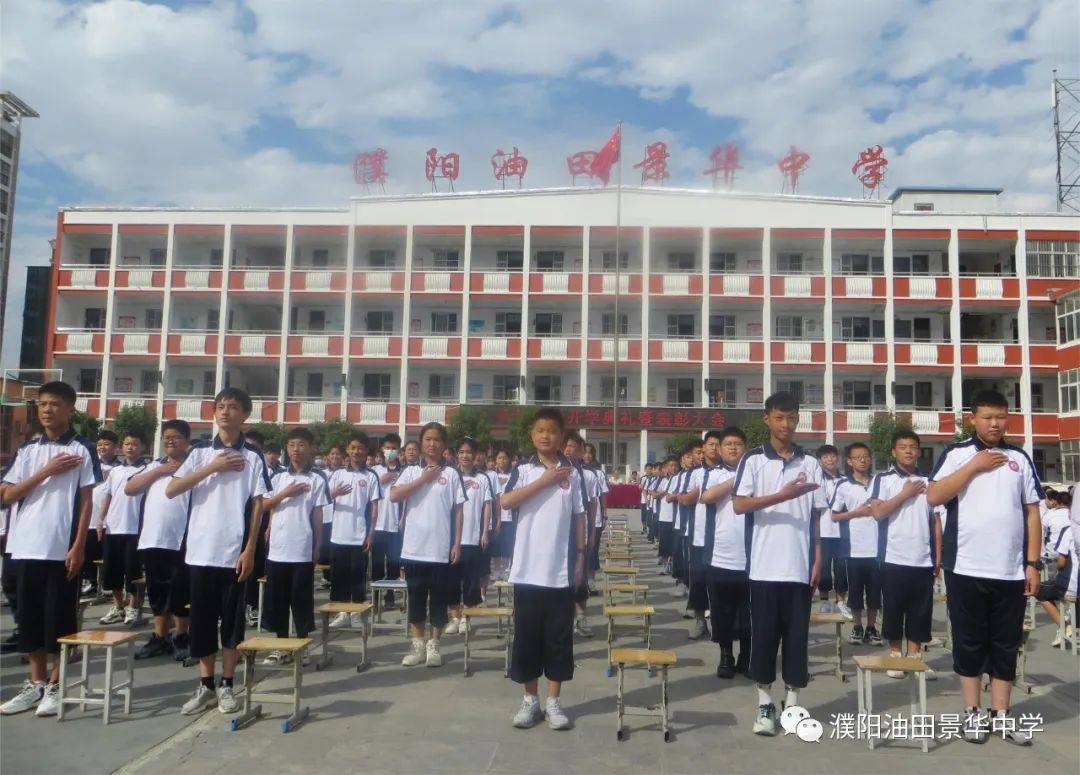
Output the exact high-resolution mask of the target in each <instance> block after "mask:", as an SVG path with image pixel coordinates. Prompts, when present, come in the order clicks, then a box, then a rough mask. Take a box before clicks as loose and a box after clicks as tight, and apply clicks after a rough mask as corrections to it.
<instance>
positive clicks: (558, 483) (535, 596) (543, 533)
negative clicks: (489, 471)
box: [502, 409, 586, 730]
mask: <svg viewBox="0 0 1080 775" xmlns="http://www.w3.org/2000/svg"><path fill="white" fill-rule="evenodd" d="M565 430H566V424H565V422H564V421H563V417H562V415H561V414H560V413H559V412H558V411H557V410H555V409H541V410H540V411H538V412H537V413H536V415H535V416H534V417H533V421H532V426H531V428H530V430H529V438H530V439H531V440H532V444H533V447H535V448H536V454H535V455H533V457H532V458H531V459H530V460H529V461H527V462H524V463H520V464H519V465H518V466H517V467H516V468H514V471H513V473H512V474H511V475H510V481H509V483H508V484H507V485H506V491H505V492H504V493H503V496H502V504H503V507H504V508H508V509H511V510H513V512H514V521H515V522H516V524H517V533H516V534H515V541H514V559H513V563H512V564H511V567H510V583H512V584H513V585H514V643H513V650H512V653H511V657H510V678H511V680H513V681H514V682H515V683H519V684H522V685H523V687H524V690H525V696H524V698H523V699H522V701H521V708H520V709H519V710H518V712H517V714H516V715H515V716H514V721H513V723H514V726H515V727H519V728H522V729H526V728H528V727H531V726H534V725H535V724H536V723H537V722H538V721H539V720H540V717H541V710H540V700H539V697H538V694H537V690H538V679H539V678H540V675H541V674H543V675H544V676H545V677H546V678H547V681H548V696H547V702H546V704H545V708H544V710H545V712H546V715H547V719H548V725H549V726H550V727H551V728H552V729H557V730H558V729H569V728H570V725H571V724H570V719H569V718H568V717H567V715H566V713H565V712H564V711H563V708H562V703H561V701H560V699H559V695H560V693H561V691H562V684H563V682H564V681H569V680H571V679H572V678H573V677H574V634H573V631H574V623H573V616H574V589H575V588H577V587H580V586H581V585H583V584H584V583H585V549H586V546H585V544H586V534H585V525H586V522H585V519H586V517H585V515H586V506H585V490H584V484H583V481H582V478H581V473H580V472H579V471H578V469H577V468H576V467H575V466H574V465H573V463H571V462H570V461H569V460H568V459H567V458H566V457H564V456H563V455H562V454H561V450H562V449H563V435H564V433H565Z"/></svg>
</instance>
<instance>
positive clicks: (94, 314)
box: [83, 307, 105, 329]
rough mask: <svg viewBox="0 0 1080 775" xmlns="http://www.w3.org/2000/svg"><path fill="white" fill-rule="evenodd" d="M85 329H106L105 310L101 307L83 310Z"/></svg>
mask: <svg viewBox="0 0 1080 775" xmlns="http://www.w3.org/2000/svg"><path fill="white" fill-rule="evenodd" d="M83 328H91V329H101V328H105V310H104V309H102V308H101V307H87V308H86V309H85V310H83Z"/></svg>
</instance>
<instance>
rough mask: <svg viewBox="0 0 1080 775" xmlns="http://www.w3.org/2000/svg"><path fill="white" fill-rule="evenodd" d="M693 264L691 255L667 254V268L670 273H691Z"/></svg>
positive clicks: (682, 253)
mask: <svg viewBox="0 0 1080 775" xmlns="http://www.w3.org/2000/svg"><path fill="white" fill-rule="evenodd" d="M695 263H696V262H695V261H694V254H693V253H685V252H678V253H668V256H667V268H668V271H671V272H692V271H693V270H694V268H695V267H694V264H695Z"/></svg>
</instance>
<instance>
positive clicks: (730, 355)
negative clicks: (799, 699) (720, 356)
mask: <svg viewBox="0 0 1080 775" xmlns="http://www.w3.org/2000/svg"><path fill="white" fill-rule="evenodd" d="M722 347H723V352H724V361H725V362H726V363H748V362H749V361H750V343H749V342H744V341H739V340H737V339H725V340H724V343H723V345H722Z"/></svg>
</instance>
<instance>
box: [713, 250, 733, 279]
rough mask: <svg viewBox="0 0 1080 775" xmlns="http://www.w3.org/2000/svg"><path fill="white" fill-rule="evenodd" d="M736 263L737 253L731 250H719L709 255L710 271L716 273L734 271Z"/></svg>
mask: <svg viewBox="0 0 1080 775" xmlns="http://www.w3.org/2000/svg"><path fill="white" fill-rule="evenodd" d="M735 264H736V257H735V254H734V253H732V252H730V251H718V252H716V253H713V254H711V255H710V256H709V271H710V272H714V273H716V274H724V273H725V272H734V271H735Z"/></svg>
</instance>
